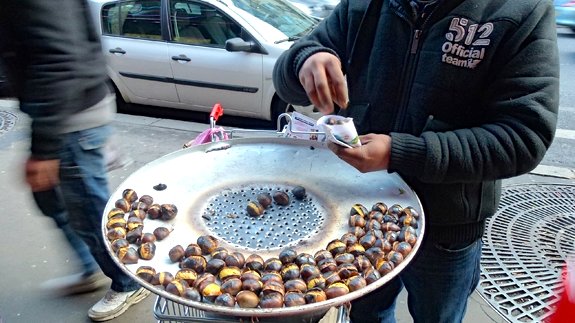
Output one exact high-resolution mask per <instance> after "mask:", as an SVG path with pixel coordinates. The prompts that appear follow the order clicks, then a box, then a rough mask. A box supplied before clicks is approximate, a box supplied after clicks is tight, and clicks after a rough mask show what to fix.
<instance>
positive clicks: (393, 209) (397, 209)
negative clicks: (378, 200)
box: [387, 204, 403, 219]
mask: <svg viewBox="0 0 575 323" xmlns="http://www.w3.org/2000/svg"><path fill="white" fill-rule="evenodd" d="M402 211H403V207H401V205H399V204H393V205H392V206H390V207H389V209H388V210H387V213H389V214H390V215H393V216H395V217H396V218H398V219H399V215H400V214H401V212H402Z"/></svg>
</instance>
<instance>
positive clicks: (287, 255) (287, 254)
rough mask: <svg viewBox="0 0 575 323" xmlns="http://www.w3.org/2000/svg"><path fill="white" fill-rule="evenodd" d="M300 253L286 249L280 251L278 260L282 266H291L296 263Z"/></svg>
mask: <svg viewBox="0 0 575 323" xmlns="http://www.w3.org/2000/svg"><path fill="white" fill-rule="evenodd" d="M297 255H298V253H297V251H295V249H293V248H286V249H283V250H282V251H280V253H279V255H278V258H279V260H280V261H281V262H282V264H289V263H292V262H294V261H295V258H296V257H297Z"/></svg>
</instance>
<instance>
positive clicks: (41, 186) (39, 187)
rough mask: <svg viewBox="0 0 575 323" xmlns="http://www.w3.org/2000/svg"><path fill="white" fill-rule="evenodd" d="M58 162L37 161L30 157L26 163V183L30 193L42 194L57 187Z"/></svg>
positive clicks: (51, 160) (53, 160)
mask: <svg viewBox="0 0 575 323" xmlns="http://www.w3.org/2000/svg"><path fill="white" fill-rule="evenodd" d="M59 169H60V160H59V159H49V160H38V159H34V158H32V157H30V158H28V160H27V161H26V183H28V185H30V188H31V189H32V192H42V191H47V190H49V189H51V188H52V187H54V186H56V185H58V183H59V182H60V178H59Z"/></svg>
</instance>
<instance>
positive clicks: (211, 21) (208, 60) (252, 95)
mask: <svg viewBox="0 0 575 323" xmlns="http://www.w3.org/2000/svg"><path fill="white" fill-rule="evenodd" d="M169 20H170V23H169V25H170V35H171V41H170V43H169V45H168V52H169V56H170V59H171V64H172V71H173V75H174V82H175V84H176V89H177V91H178V96H179V98H180V102H181V103H183V104H189V105H192V106H193V109H194V110H200V111H209V110H210V109H211V107H212V106H213V105H214V104H215V103H216V102H219V103H221V104H222V106H223V108H224V110H225V111H226V114H231V115H242V116H251V117H254V116H260V117H261V111H262V107H261V105H262V97H263V94H262V93H263V90H262V83H263V80H262V62H263V58H262V54H257V53H247V52H228V51H226V49H225V42H226V40H227V39H230V38H234V37H240V36H242V28H241V26H240V25H239V24H238V23H237V22H235V21H233V20H232V19H231V18H229V17H228V16H226V15H225V14H224V13H223V12H222V11H221V10H219V9H218V8H216V7H214V6H211V5H209V4H206V3H200V2H195V1H192V0H170V5H169Z"/></svg>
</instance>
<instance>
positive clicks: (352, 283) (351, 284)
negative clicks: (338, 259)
mask: <svg viewBox="0 0 575 323" xmlns="http://www.w3.org/2000/svg"><path fill="white" fill-rule="evenodd" d="M345 284H346V285H347V288H349V291H350V292H355V291H356V290H360V289H362V288H364V287H365V286H367V281H366V280H365V278H363V277H362V276H361V275H357V276H353V277H350V278H348V279H347V280H346V281H345ZM326 294H327V292H326Z"/></svg>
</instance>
